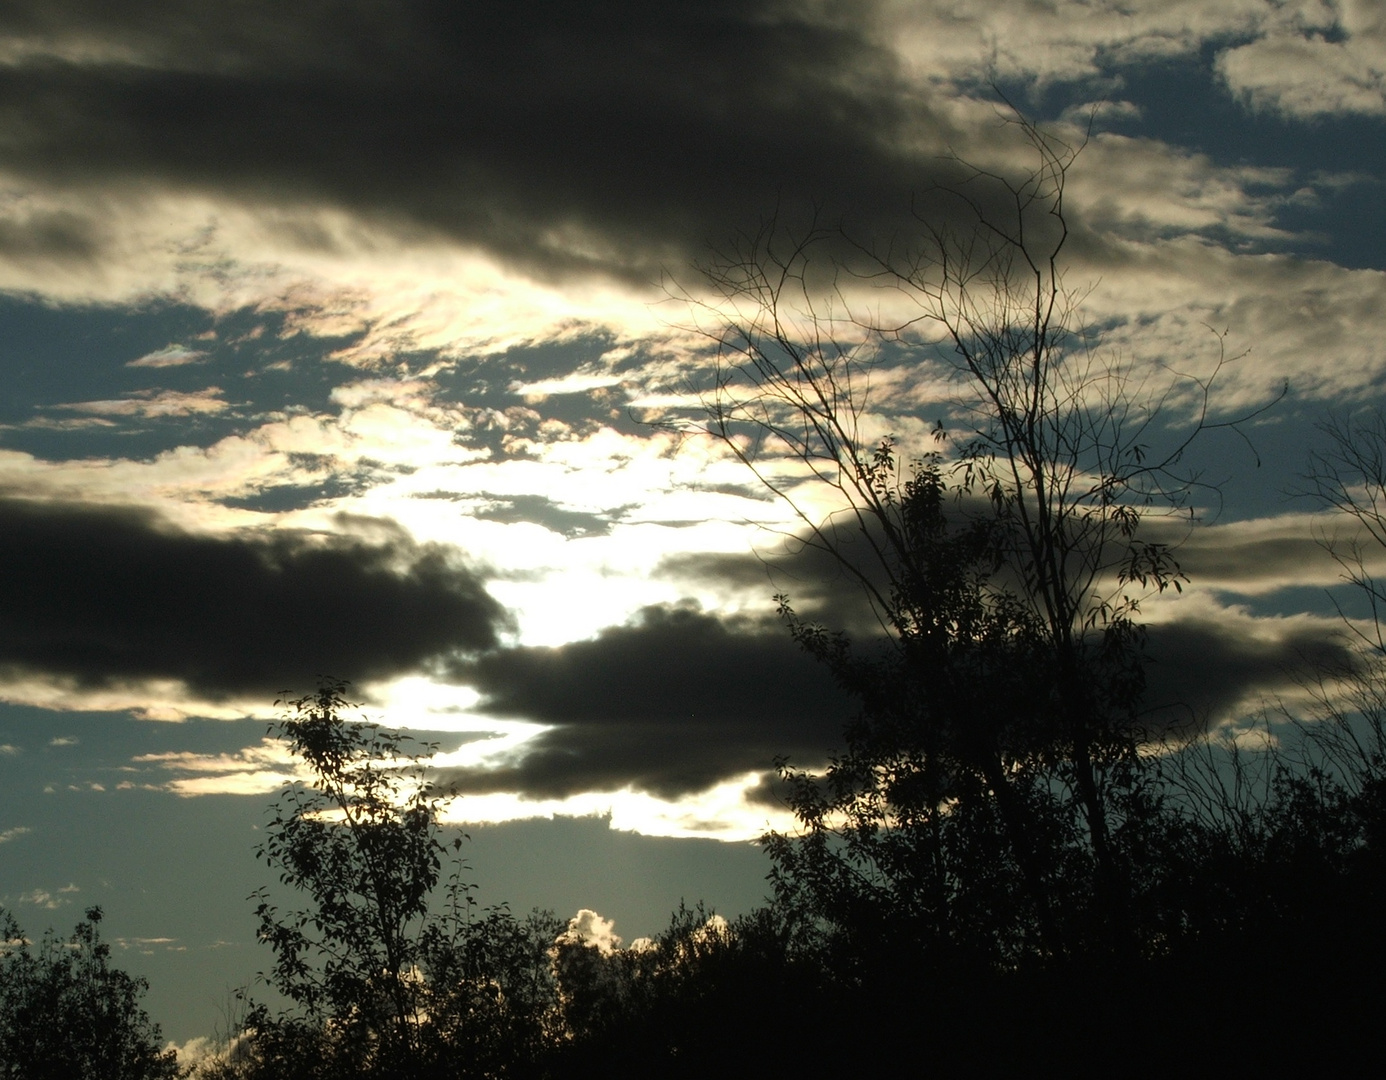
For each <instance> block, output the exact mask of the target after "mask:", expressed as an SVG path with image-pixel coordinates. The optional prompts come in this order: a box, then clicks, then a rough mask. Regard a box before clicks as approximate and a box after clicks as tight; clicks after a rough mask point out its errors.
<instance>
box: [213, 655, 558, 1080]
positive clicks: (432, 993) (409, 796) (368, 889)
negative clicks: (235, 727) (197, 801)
mask: <svg viewBox="0 0 1386 1080" xmlns="http://www.w3.org/2000/svg"><path fill="white" fill-rule="evenodd" d="M345 690H346V686H345V684H344V683H342V682H339V681H333V680H328V681H325V682H323V683H322V684H321V685H320V686H319V688H318V690H317V692H316V693H315V694H312V695H309V696H307V697H303V698H298V699H296V700H292V701H288V702H286V705H287V709H288V711H287V713H286V715H285V717H284V719H283V720H282V721H281V722H280V723H279V724H278V725H277V727H276V728H275V729H274V730H276V731H277V732H278V734H279V735H280V737H281V738H282V739H283V740H284V741H285V742H286V743H287V744H288V746H289V748H290V749H291V750H292V751H293V753H294V754H295V756H296V757H297V758H298V760H299V761H300V762H302V764H303V765H304V766H305V767H306V769H307V771H308V774H309V777H308V779H307V780H305V781H302V782H296V783H293V784H291V785H289V786H288V787H287V788H285V789H284V791H283V792H282V794H281V796H280V798H279V801H278V802H277V803H276V804H275V805H274V807H273V817H272V819H271V821H270V823H269V826H268V828H267V838H266V840H265V842H264V844H263V845H262V846H261V848H260V849H259V855H260V857H261V858H262V859H264V860H265V862H266V863H268V864H269V865H270V866H271V867H273V868H275V869H277V870H278V871H279V880H280V883H281V885H284V886H288V887H289V888H290V889H292V890H293V891H294V892H295V893H298V894H305V895H306V897H307V900H308V903H307V905H306V906H303V907H295V908H288V909H285V908H282V907H281V906H279V904H278V903H276V902H275V896H274V893H272V891H271V890H269V889H261V890H259V891H258V892H257V893H255V895H254V899H256V900H257V902H258V906H257V907H256V915H257V917H258V918H259V921H260V930H259V936H260V939H261V940H262V941H264V942H265V943H267V944H268V945H269V946H270V948H271V949H272V950H273V952H274V956H275V965H274V968H273V969H272V970H271V971H270V972H269V973H268V974H267V975H266V976H265V978H266V981H267V982H268V983H269V985H270V986H272V987H273V988H274V989H275V990H277V991H278V992H279V993H280V994H282V995H283V996H284V997H286V998H287V999H289V1001H290V1002H292V1005H293V1008H292V1009H291V1010H289V1011H287V1012H281V1013H276V1012H275V1011H273V1010H272V1009H271V1008H270V1007H269V1006H268V1005H266V1004H263V1003H260V1004H256V1005H254V1006H253V1007H251V1008H250V1010H249V1012H248V1013H247V1015H246V1017H245V1019H244V1022H243V1024H242V1025H241V1029H242V1034H243V1039H242V1040H241V1041H242V1045H241V1046H240V1047H239V1048H238V1055H239V1056H238V1060H236V1061H235V1062H234V1063H232V1062H227V1063H224V1064H223V1072H224V1073H226V1074H228V1075H234V1076H244V1077H261V1076H264V1077H279V1076H285V1077H287V1076H295V1077H304V1078H310V1077H311V1078H322V1080H335V1078H338V1077H341V1078H346V1077H353V1078H355V1077H377V1078H396V1077H401V1078H403V1077H408V1078H415V1077H432V1076H439V1077H442V1076H447V1077H471V1076H493V1075H499V1074H501V1073H502V1072H504V1070H505V1068H506V1067H507V1066H509V1065H511V1064H514V1063H516V1062H522V1061H525V1060H529V1059H532V1058H533V1057H535V1056H537V1054H538V1051H539V1048H540V1046H541V1044H542V1043H543V1040H544V1038H545V1037H546V1036H547V1034H548V1032H549V1029H550V1026H551V1021H550V1017H549V1015H548V1014H549V1012H550V1011H551V1009H552V1002H553V1000H554V992H553V989H552V977H551V974H550V973H549V970H548V957H547V950H548V949H549V948H550V946H551V945H552V943H553V941H554V939H555V937H556V935H557V933H558V930H559V929H560V926H561V924H559V923H558V922H557V921H556V920H554V919H553V918H552V917H551V916H545V915H540V914H535V915H532V916H530V917H528V918H526V919H517V918H515V917H513V916H511V915H510V913H509V912H508V911H507V910H505V909H503V908H500V909H491V910H486V911H482V910H478V908H477V905H476V901H475V898H474V896H473V886H471V885H470V884H468V883H467V882H466V880H465V877H464V875H465V874H466V873H467V866H466V863H465V862H464V861H463V860H462V859H461V857H460V849H461V847H462V843H463V838H462V837H461V836H460V835H459V836H458V837H456V838H455V839H454V840H453V841H452V842H451V843H450V844H445V843H444V842H443V839H442V837H441V834H440V828H439V825H438V820H437V809H438V798H437V795H436V794H435V792H434V791H433V789H432V788H431V787H430V785H429V784H428V783H427V781H426V779H425V776H424V771H423V766H422V763H421V759H420V758H419V757H418V756H417V754H415V753H411V750H414V749H420V750H422V751H424V752H427V751H429V750H431V749H432V748H431V747H427V746H425V747H421V748H415V747H413V746H412V745H411V744H410V743H409V741H408V740H407V738H406V737H404V736H401V735H399V734H396V733H393V732H389V731H385V730H383V729H381V728H379V727H377V726H375V725H372V724H368V723H362V722H354V721H350V720H348V719H347V718H346V717H345V715H344V714H345V713H346V712H347V710H350V709H353V708H355V706H354V705H353V704H352V703H351V702H349V701H348V700H347V699H346V697H345ZM445 859H450V860H452V863H451V865H452V869H451V873H450V875H449V877H448V879H447V880H446V882H445V883H444V885H443V888H442V890H441V891H442V897H441V910H435V909H434V907H433V906H431V903H430V902H431V901H432V902H437V901H438V900H439V899H440V898H439V897H438V896H436V895H435V893H436V892H437V891H438V886H439V883H440V879H441V876H442V867H443V864H444V860H445ZM233 1064H234V1067H233Z"/></svg>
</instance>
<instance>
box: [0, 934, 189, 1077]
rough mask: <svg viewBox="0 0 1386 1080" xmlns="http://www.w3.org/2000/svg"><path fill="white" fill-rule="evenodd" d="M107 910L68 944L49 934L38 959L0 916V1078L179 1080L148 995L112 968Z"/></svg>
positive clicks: (141, 985) (140, 983)
mask: <svg viewBox="0 0 1386 1080" xmlns="http://www.w3.org/2000/svg"><path fill="white" fill-rule="evenodd" d="M100 923H101V909H100V908H99V907H91V908H88V909H87V912H86V918H85V919H83V920H82V921H81V922H79V923H78V924H77V926H76V927H75V928H74V929H73V931H72V934H71V936H70V937H67V938H59V937H58V936H56V935H55V934H54V933H53V932H52V931H51V930H50V931H48V932H47V933H46V934H45V935H44V937H43V941H42V942H41V943H40V944H39V946H38V948H37V950H36V951H35V950H34V949H33V948H32V946H31V945H30V942H29V941H28V939H27V938H25V936H24V933H23V931H22V930H21V929H20V928H19V925H18V924H17V923H16V922H15V920H14V916H13V915H11V914H10V913H9V912H7V911H5V912H0V1077H4V1078H5V1080H175V1078H177V1077H180V1076H182V1075H183V1074H182V1072H181V1071H180V1070H179V1068H178V1063H177V1058H176V1056H175V1054H174V1053H173V1051H171V1050H166V1049H165V1048H164V1046H163V1039H162V1037H161V1036H160V1033H159V1026H158V1025H157V1024H155V1023H152V1022H151V1021H150V1019H149V1017H148V1016H147V1015H146V1014H145V1012H144V1010H143V1009H142V1008H141V1007H140V999H141V998H142V997H143V996H144V993H145V991H146V990H147V989H148V984H147V983H146V982H145V980H143V979H138V978H133V977H132V976H130V975H127V974H126V973H125V972H123V971H120V970H119V969H117V968H113V967H112V966H111V962H110V960H111V947H110V946H109V945H108V944H106V943H105V942H104V941H102V940H101V930H100Z"/></svg>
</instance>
